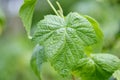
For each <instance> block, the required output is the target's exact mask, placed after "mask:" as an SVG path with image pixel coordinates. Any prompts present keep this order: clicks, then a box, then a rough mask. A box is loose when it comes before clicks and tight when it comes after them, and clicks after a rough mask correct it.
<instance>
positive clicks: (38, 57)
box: [31, 45, 46, 80]
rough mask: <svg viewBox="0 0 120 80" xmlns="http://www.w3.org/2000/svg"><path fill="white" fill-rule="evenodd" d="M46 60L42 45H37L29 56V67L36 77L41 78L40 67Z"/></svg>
mask: <svg viewBox="0 0 120 80" xmlns="http://www.w3.org/2000/svg"><path fill="white" fill-rule="evenodd" d="M44 62H46V57H45V54H44V48H43V47H42V46H39V45H37V46H36V47H35V49H34V51H33V55H32V58H31V67H32V69H33V71H34V72H35V74H36V75H37V76H38V78H39V79H40V80H41V77H40V74H41V72H42V71H41V69H42V64H43V63H44Z"/></svg>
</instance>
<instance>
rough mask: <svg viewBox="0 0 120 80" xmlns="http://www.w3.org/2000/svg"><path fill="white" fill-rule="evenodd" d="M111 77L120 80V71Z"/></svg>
mask: <svg viewBox="0 0 120 80" xmlns="http://www.w3.org/2000/svg"><path fill="white" fill-rule="evenodd" d="M113 77H114V78H116V79H117V80H120V70H117V71H115V73H114V74H113Z"/></svg>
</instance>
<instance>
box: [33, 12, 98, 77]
mask: <svg viewBox="0 0 120 80" xmlns="http://www.w3.org/2000/svg"><path fill="white" fill-rule="evenodd" d="M33 40H34V41H36V42H37V43H39V44H40V45H43V46H44V48H45V54H46V55H47V58H48V59H49V60H50V62H51V64H52V66H53V67H54V68H55V69H56V70H57V71H58V72H59V73H60V74H61V75H68V74H70V73H71V72H70V70H71V68H72V67H73V66H74V65H75V64H76V62H77V61H78V60H79V59H81V58H83V57H84V56H85V54H84V52H83V48H84V46H88V45H92V44H94V43H96V34H95V31H94V29H93V27H92V25H91V23H90V22H89V21H88V20H87V19H86V18H84V17H83V16H81V15H79V14H78V13H75V12H74V13H70V14H68V15H67V17H66V18H62V17H59V16H55V15H48V16H45V18H44V19H43V20H41V21H40V22H39V23H38V28H37V31H36V33H35V35H34V37H33Z"/></svg>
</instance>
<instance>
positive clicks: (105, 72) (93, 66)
mask: <svg viewBox="0 0 120 80" xmlns="http://www.w3.org/2000/svg"><path fill="white" fill-rule="evenodd" d="M76 66H77V67H76V68H75V69H74V74H77V75H79V76H80V77H81V78H82V80H108V79H109V78H110V77H111V76H112V74H113V73H114V72H115V71H116V70H118V69H119V68H120V59H119V58H117V57H116V56H113V55H110V54H92V55H91V57H90V58H83V59H80V60H79V62H78V64H76Z"/></svg>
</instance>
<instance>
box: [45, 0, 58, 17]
mask: <svg viewBox="0 0 120 80" xmlns="http://www.w3.org/2000/svg"><path fill="white" fill-rule="evenodd" d="M47 2H48V3H49V5H50V6H51V8H52V9H53V11H54V12H55V14H56V15H57V16H59V14H58V12H57V10H56V9H55V8H54V6H53V5H52V3H51V2H50V0H47Z"/></svg>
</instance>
